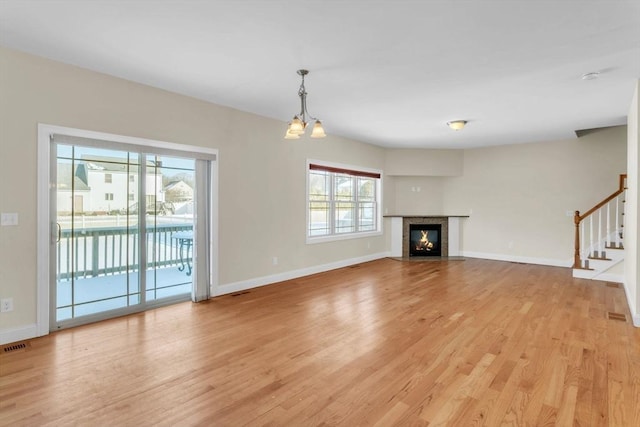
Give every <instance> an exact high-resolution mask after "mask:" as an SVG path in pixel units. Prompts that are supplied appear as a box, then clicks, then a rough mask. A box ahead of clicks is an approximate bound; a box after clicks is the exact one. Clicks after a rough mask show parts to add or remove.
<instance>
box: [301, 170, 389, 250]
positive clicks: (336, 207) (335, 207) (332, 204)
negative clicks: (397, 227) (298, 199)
mask: <svg viewBox="0 0 640 427" xmlns="http://www.w3.org/2000/svg"><path fill="white" fill-rule="evenodd" d="M380 193H381V173H380V171H373V170H366V169H364V170H363V169H360V168H358V167H354V166H345V165H335V164H329V163H325V162H317V161H308V167H307V243H316V242H320V241H327V240H339V239H345V238H356V237H362V236H363V235H371V234H380V233H381V221H380V218H381V215H380V206H381V203H380Z"/></svg>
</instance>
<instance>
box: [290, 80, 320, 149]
mask: <svg viewBox="0 0 640 427" xmlns="http://www.w3.org/2000/svg"><path fill="white" fill-rule="evenodd" d="M307 74H309V70H298V75H299V76H300V77H302V83H300V89H298V96H299V97H300V113H298V114H296V115H295V116H293V120H291V122H289V126H288V127H287V132H286V133H285V135H284V138H285V139H300V135H304V131H305V130H306V129H307V124H308V123H309V120H313V121H314V122H315V123H314V124H313V129H312V131H311V138H324V137H325V136H327V134H325V133H324V129H323V128H322V123H321V122H320V120H318V119H316V118H315V117H313V116H312V115H311V114H309V112H308V111H307V90H306V89H305V87H304V76H306V75H307Z"/></svg>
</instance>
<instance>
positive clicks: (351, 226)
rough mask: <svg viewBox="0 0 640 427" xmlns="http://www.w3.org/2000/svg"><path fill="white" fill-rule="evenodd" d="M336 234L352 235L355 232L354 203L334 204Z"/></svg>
mask: <svg viewBox="0 0 640 427" xmlns="http://www.w3.org/2000/svg"><path fill="white" fill-rule="evenodd" d="M335 206H336V207H335V214H336V216H335V221H336V229H335V232H336V233H338V234H339V233H353V232H355V231H356V209H355V206H356V205H355V203H352V202H336V204H335Z"/></svg>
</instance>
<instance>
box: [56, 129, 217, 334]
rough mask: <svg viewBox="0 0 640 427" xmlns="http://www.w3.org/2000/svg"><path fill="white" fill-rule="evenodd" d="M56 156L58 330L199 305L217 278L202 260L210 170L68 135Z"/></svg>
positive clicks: (179, 157)
mask: <svg viewBox="0 0 640 427" xmlns="http://www.w3.org/2000/svg"><path fill="white" fill-rule="evenodd" d="M51 151H52V153H55V154H54V155H53V156H52V158H54V159H55V162H53V161H52V167H51V169H52V182H54V183H55V186H54V188H55V196H54V197H52V201H53V203H52V205H54V206H55V207H52V223H54V227H53V230H54V233H53V234H55V238H53V239H52V249H53V251H52V252H53V255H52V257H51V258H52V259H51V261H52V263H53V264H54V265H53V266H52V289H51V296H52V298H51V308H52V309H51V320H52V329H58V328H63V327H66V326H74V325H77V324H82V323H87V322H91V321H95V320H100V319H104V318H108V317H112V316H118V315H122V314H126V313H131V312H136V311H141V310H144V309H146V308H148V307H152V306H157V305H162V304H167V303H172V302H177V301H185V300H188V299H190V298H192V296H193V295H195V294H196V293H197V292H195V286H194V283H195V282H194V278H195V277H197V276H198V273H199V274H200V276H208V274H209V273H210V270H209V269H208V266H207V265H206V264H207V260H208V257H207V256H203V257H201V258H199V259H201V260H202V262H203V263H204V264H205V265H203V266H200V268H199V266H198V264H197V263H196V260H195V257H194V253H195V251H196V250H198V249H197V248H200V250H201V251H202V252H206V250H207V245H206V242H205V240H208V239H209V238H210V236H209V235H208V234H207V230H209V229H210V228H209V225H208V218H210V216H209V215H207V211H208V208H209V201H208V198H207V194H209V188H207V187H208V183H209V181H208V180H207V179H206V177H207V173H208V170H209V168H208V167H207V165H208V161H207V160H203V159H196V158H193V157H188V156H185V154H187V153H184V152H175V153H174V152H171V151H170V150H161V151H162V152H161V153H154V152H153V151H152V150H150V149H149V147H136V146H134V147H128V146H126V145H124V144H118V143H109V142H108V141H96V140H91V139H84V138H78V137H65V136H60V135H54V136H53V138H52V144H51ZM159 151H160V150H159ZM197 165H198V166H197ZM196 212H202V215H199V216H198V217H197V218H198V219H197V220H196ZM198 238H200V246H197V240H198ZM54 258H55V259H54ZM199 282H200V286H201V288H203V287H207V285H208V283H209V280H208V278H207V277H200V280H199ZM203 293H206V288H205V290H204V291H203V290H202V289H200V291H199V294H200V295H202V294H203Z"/></svg>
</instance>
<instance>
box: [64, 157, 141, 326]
mask: <svg viewBox="0 0 640 427" xmlns="http://www.w3.org/2000/svg"><path fill="white" fill-rule="evenodd" d="M56 150H57V152H58V158H57V167H56V175H57V184H58V185H57V189H56V204H57V214H56V222H57V227H58V239H57V240H58V241H57V244H56V246H57V248H56V256H57V259H56V316H57V317H56V320H57V321H61V320H68V319H73V318H76V317H78V316H84V315H89V314H96V313H98V312H101V311H105V310H112V309H116V308H122V307H126V306H128V305H129V304H130V302H128V300H129V299H130V298H129V297H130V296H131V295H135V294H136V293H139V280H138V274H137V273H136V271H137V269H138V266H137V250H138V249H137V247H138V242H137V229H138V218H137V216H135V215H128V214H127V210H128V209H127V208H128V206H127V204H128V202H129V197H128V194H129V192H130V191H134V192H135V189H132V188H131V187H130V182H129V178H128V177H129V175H130V174H131V173H132V170H133V169H136V170H137V168H138V166H137V165H136V164H135V163H136V162H137V159H138V155H137V154H135V153H127V152H126V151H116V150H103V149H95V148H89V147H79V146H69V145H63V144H58V145H57V146H56ZM132 158H133V159H134V160H133V162H132V161H131V159H132ZM107 177H108V178H107Z"/></svg>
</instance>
